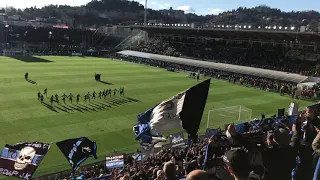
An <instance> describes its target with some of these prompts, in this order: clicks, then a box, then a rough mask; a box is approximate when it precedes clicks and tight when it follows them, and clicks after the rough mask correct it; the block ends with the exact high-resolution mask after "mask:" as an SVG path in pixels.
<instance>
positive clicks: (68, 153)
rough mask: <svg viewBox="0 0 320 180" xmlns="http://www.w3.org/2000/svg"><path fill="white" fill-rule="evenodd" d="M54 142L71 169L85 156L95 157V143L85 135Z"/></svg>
mask: <svg viewBox="0 0 320 180" xmlns="http://www.w3.org/2000/svg"><path fill="white" fill-rule="evenodd" d="M56 144H57V146H58V147H59V149H60V151H61V152H62V153H63V155H64V156H65V157H66V158H67V160H68V161H69V163H70V165H71V167H72V169H73V171H75V170H76V169H77V168H78V167H79V166H80V164H81V163H82V162H84V161H85V160H86V159H87V158H89V157H94V158H96V159H97V155H96V153H97V144H96V142H94V141H91V140H89V139H88V138H87V137H81V138H75V139H67V140H64V141H60V142H57V143H56Z"/></svg>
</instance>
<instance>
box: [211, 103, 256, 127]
mask: <svg viewBox="0 0 320 180" xmlns="http://www.w3.org/2000/svg"><path fill="white" fill-rule="evenodd" d="M251 116H252V109H249V108H246V107H244V106H240V105H238V106H230V107H225V108H220V109H213V110H209V112H208V121H207V128H210V127H211V128H212V127H217V124H219V125H221V121H223V122H225V123H223V124H228V123H233V122H235V123H238V122H244V121H249V120H251Z"/></svg>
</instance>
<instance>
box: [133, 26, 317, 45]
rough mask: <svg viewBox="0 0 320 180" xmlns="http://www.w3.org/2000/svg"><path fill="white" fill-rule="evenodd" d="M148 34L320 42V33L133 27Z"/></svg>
mask: <svg viewBox="0 0 320 180" xmlns="http://www.w3.org/2000/svg"><path fill="white" fill-rule="evenodd" d="M132 28H137V29H141V30H144V31H147V32H148V33H169V34H179V35H183V36H195V35H196V36H207V37H212V38H225V39H251V40H261V41H284V40H285V41H296V40H298V41H303V42H315V41H316V42H320V33H316V32H301V33H300V32H295V31H277V30H274V31H273V30H249V29H246V30H235V29H209V28H206V29H202V28H199V29H198V28H188V27H161V26H138V25H135V26H132Z"/></svg>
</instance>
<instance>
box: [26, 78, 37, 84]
mask: <svg viewBox="0 0 320 180" xmlns="http://www.w3.org/2000/svg"><path fill="white" fill-rule="evenodd" d="M26 81H27V82H28V83H31V84H37V82H35V81H32V80H31V79H26Z"/></svg>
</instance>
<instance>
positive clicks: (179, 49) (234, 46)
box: [133, 38, 319, 75]
mask: <svg viewBox="0 0 320 180" xmlns="http://www.w3.org/2000/svg"><path fill="white" fill-rule="evenodd" d="M133 50H137V51H142V52H148V53H155V54H162V55H169V56H176V57H179V56H184V57H191V58H197V59H202V60H211V61H212V60H213V61H215V62H222V63H228V64H236V65H243V66H251V67H259V68H264V69H272V70H279V71H286V72H292V73H298V74H303V75H315V65H316V64H317V60H319V59H317V58H315V59H314V61H305V60H304V59H305V58H303V57H302V56H292V54H288V53H289V52H291V49H290V48H289V49H288V48H286V47H284V46H283V45H274V44H271V43H265V44H261V43H258V42H257V43H249V42H240V41H238V42H227V41H215V40H208V41H206V42H197V41H191V42H190V40H186V39H182V40H181V41H178V42H177V41H172V40H170V39H166V38H162V40H160V39H158V38H151V39H150V40H148V41H147V42H145V43H142V44H140V45H139V46H138V47H135V48H133ZM302 52H303V51H302ZM300 54H301V53H300ZM302 54H303V55H304V56H306V55H305V53H302Z"/></svg>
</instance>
